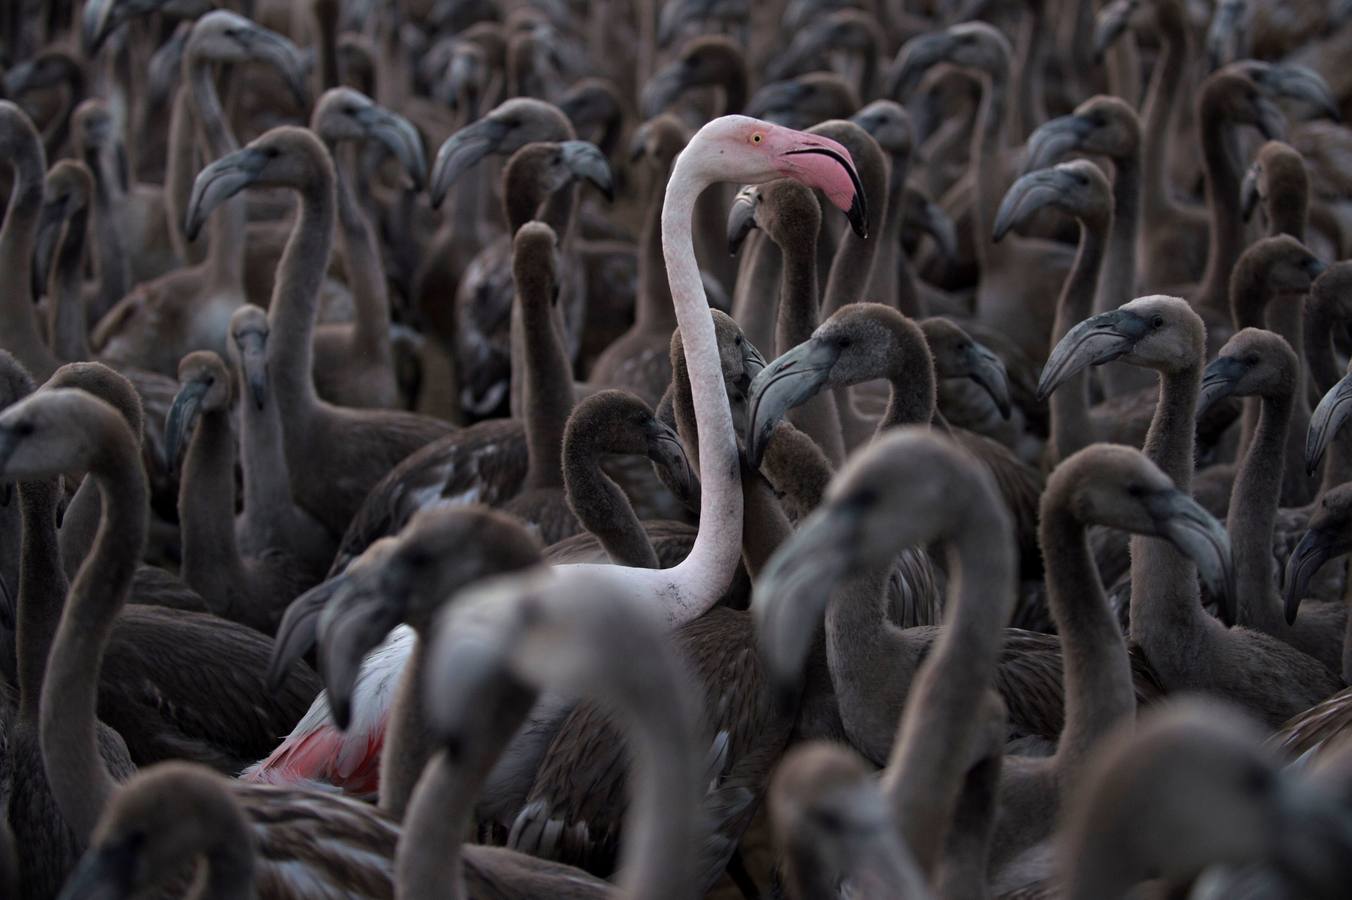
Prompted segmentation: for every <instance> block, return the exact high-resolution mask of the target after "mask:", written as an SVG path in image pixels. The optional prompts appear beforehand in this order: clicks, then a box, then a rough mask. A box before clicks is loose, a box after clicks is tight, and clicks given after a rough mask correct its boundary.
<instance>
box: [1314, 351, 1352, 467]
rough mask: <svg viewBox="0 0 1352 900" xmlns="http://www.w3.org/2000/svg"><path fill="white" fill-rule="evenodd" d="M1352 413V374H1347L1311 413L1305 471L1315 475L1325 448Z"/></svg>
mask: <svg viewBox="0 0 1352 900" xmlns="http://www.w3.org/2000/svg"><path fill="white" fill-rule="evenodd" d="M1349 415H1352V375H1345V376H1343V379H1342V380H1341V381H1339V382H1338V383H1337V384H1335V385H1334V386H1333V387H1332V388H1331V389H1330V390H1329V392H1328V393H1327V394H1325V395H1324V396H1323V397H1322V398H1321V399H1320V401H1319V405H1318V406H1316V407H1315V409H1314V412H1313V413H1312V414H1311V415H1310V430H1309V432H1308V433H1307V435H1306V438H1305V472H1306V474H1309V475H1313V474H1314V472H1315V470H1316V469H1318V468H1319V462H1320V460H1322V459H1323V458H1324V450H1325V449H1326V448H1327V447H1328V445H1329V443H1330V442H1331V441H1332V440H1333V438H1334V436H1335V435H1337V433H1338V429H1340V428H1341V427H1342V426H1343V423H1344V422H1345V421H1347V417H1348V416H1349Z"/></svg>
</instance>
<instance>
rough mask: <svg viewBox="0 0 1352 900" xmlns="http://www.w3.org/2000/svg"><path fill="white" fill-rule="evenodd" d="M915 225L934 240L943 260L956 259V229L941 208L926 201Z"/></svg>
mask: <svg viewBox="0 0 1352 900" xmlns="http://www.w3.org/2000/svg"><path fill="white" fill-rule="evenodd" d="M919 213H920V214H919V216H918V217H917V218H916V220H915V223H916V224H917V225H919V226H920V229H921V230H922V231H924V232H925V233H926V234H928V235H929V236H930V237H931V238H933V240H934V245H935V246H936V247H938V248H939V252H940V253H942V254H943V256H944V258H945V259H957V258H958V227H957V225H955V224H954V223H953V219H952V218H951V217H950V216H949V215H948V213H947V212H946V211H945V210H944V208H943V207H942V206H940V205H939V204H937V203H935V202H934V201H933V200H930V199H926V200H925V202H924V203H923V204H921V205H920V209H919Z"/></svg>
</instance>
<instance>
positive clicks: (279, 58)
mask: <svg viewBox="0 0 1352 900" xmlns="http://www.w3.org/2000/svg"><path fill="white" fill-rule="evenodd" d="M247 35H248V36H247V38H246V40H247V42H248V46H249V51H250V53H251V54H252V55H253V56H254V58H255V59H258V60H260V61H263V62H266V63H269V64H270V65H272V67H273V68H275V69H276V70H277V71H278V72H279V73H281V75H282V77H283V78H284V79H286V86H287V88H288V89H289V90H290V91H291V96H292V97H293V98H294V99H295V101H296V103H297V105H299V106H301V107H302V108H304V107H306V106H308V105H309V103H310V91H309V88H308V87H307V86H306V83H305V81H306V78H305V76H306V65H305V57H303V56H302V55H301V52H300V50H298V49H296V45H295V44H293V43H291V42H290V41H289V40H287V39H286V38H284V37H282V36H281V35H280V34H278V33H277V32H275V31H269V30H268V29H266V28H263V27H262V26H259V27H256V28H252V29H250V30H249V31H248V32H247Z"/></svg>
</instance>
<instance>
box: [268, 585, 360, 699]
mask: <svg viewBox="0 0 1352 900" xmlns="http://www.w3.org/2000/svg"><path fill="white" fill-rule="evenodd" d="M351 577H352V576H350V575H348V574H347V573H346V572H344V573H341V574H339V575H335V576H334V577H332V578H330V579H328V580H327V581H322V582H320V583H319V584H317V585H315V586H314V587H312V588H310V589H309V590H308V591H306V592H305V593H303V594H301V595H300V596H299V597H297V598H296V599H295V600H292V601H291V605H290V606H288V607H287V608H286V612H285V613H283V614H282V621H281V622H280V623H278V625H277V634H276V636H275V637H274V638H273V642H272V659H270V660H269V661H268V673H267V677H268V688H269V689H270V690H274V691H276V690H278V689H280V688H281V686H282V683H283V682H284V681H285V680H286V673H287V670H288V669H290V668H291V665H292V663H294V662H295V661H296V660H298V659H300V658H301V657H302V656H304V655H305V654H307V653H309V652H310V649H311V648H312V647H314V645H315V640H316V636H317V635H316V633H317V631H318V627H319V614H320V612H321V611H323V609H324V607H325V606H326V605H327V604H328V602H329V600H330V599H332V598H333V595H334V594H336V593H337V592H338V589H339V588H340V587H341V586H342V585H343V584H344V583H345V582H346V581H347V580H348V579H349V578H351Z"/></svg>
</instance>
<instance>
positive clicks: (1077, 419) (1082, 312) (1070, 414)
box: [1051, 219, 1108, 459]
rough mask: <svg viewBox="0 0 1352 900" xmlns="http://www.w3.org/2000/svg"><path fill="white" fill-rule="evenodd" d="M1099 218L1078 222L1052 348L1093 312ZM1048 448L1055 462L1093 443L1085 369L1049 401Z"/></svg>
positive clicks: (1101, 228)
mask: <svg viewBox="0 0 1352 900" xmlns="http://www.w3.org/2000/svg"><path fill="white" fill-rule="evenodd" d="M1107 226H1108V223H1107V221H1105V220H1103V219H1098V220H1096V221H1090V220H1081V221H1080V248H1079V250H1078V251H1077V252H1076V254H1075V264H1074V266H1073V267H1072V268H1071V270H1070V275H1069V276H1067V278H1066V283H1065V286H1064V287H1063V288H1062V289H1061V299H1060V300H1059V301H1058V303H1057V304H1056V322H1055V324H1054V325H1053V327H1052V346H1053V347H1054V346H1056V342H1057V341H1059V340H1061V338H1063V337H1065V335H1066V332H1068V331H1070V329H1071V328H1073V327H1074V326H1075V325H1076V323H1078V322H1082V321H1084V320H1085V319H1087V318H1089V316H1090V315H1092V314H1093V311H1094V289H1095V285H1096V284H1097V282H1098V277H1099V267H1100V266H1101V264H1102V262H1103V249H1104V243H1105V241H1104V238H1105V231H1106V230H1107ZM1051 407H1052V410H1051V412H1052V446H1053V452H1054V453H1055V454H1056V458H1057V459H1065V458H1066V457H1067V456H1070V455H1071V454H1072V453H1074V452H1075V451H1076V450H1079V449H1080V448H1082V447H1084V446H1086V445H1088V444H1089V443H1091V442H1092V441H1093V429H1092V426H1091V424H1090V420H1089V371H1088V370H1087V369H1086V370H1084V371H1082V372H1080V373H1079V374H1077V375H1074V376H1072V377H1071V378H1068V379H1067V380H1066V383H1065V384H1063V385H1062V386H1061V387H1060V388H1059V389H1058V390H1057V391H1056V392H1055V393H1054V394H1052V398H1051Z"/></svg>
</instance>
